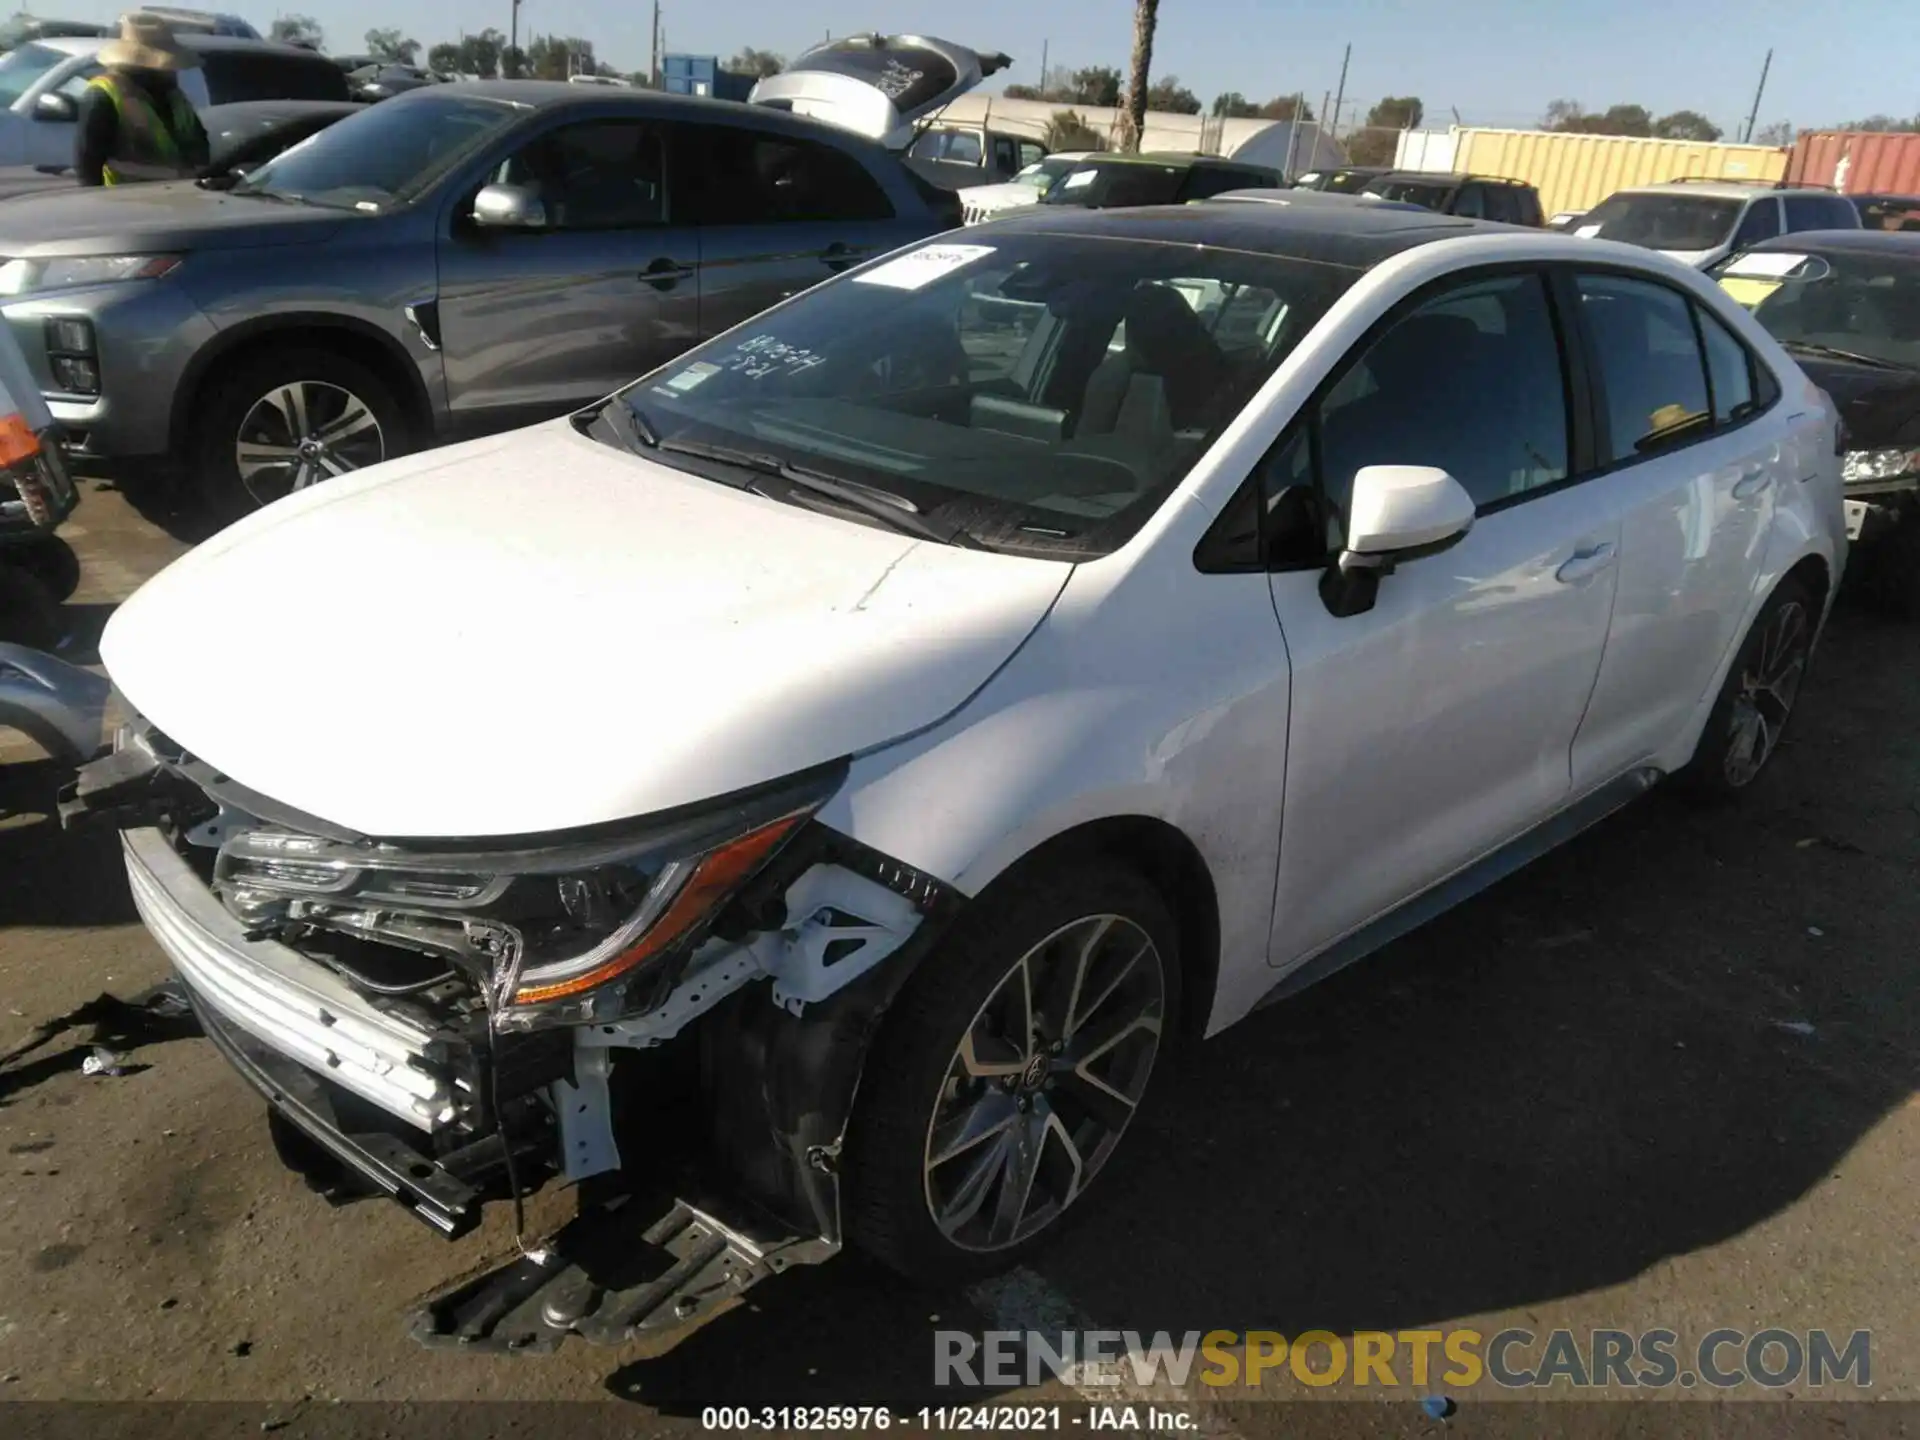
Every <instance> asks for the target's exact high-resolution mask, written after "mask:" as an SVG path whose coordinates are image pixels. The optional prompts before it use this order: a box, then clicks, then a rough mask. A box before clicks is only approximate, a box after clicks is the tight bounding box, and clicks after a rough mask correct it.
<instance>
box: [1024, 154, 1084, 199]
mask: <svg viewBox="0 0 1920 1440" xmlns="http://www.w3.org/2000/svg"><path fill="white" fill-rule="evenodd" d="M1081 164H1082V162H1081V161H1078V160H1054V159H1046V160H1036V161H1034V162H1033V164H1031V165H1029V166H1027V168H1026V169H1024V170H1022V171H1021V172H1020V173H1019V174H1018V175H1016V176H1014V177H1013V178H1014V179H1015V180H1016V181H1018V182H1019V183H1020V184H1022V185H1031V186H1032V187H1033V188H1034V189H1035V190H1039V191H1042V192H1044V191H1046V190H1047V189H1048V188H1049V187H1050V186H1051V185H1052V184H1053V182H1054V181H1056V180H1058V179H1059V178H1060V177H1061V176H1062V175H1064V174H1066V173H1067V172H1068V171H1069V170H1074V169H1077V168H1079V167H1080V166H1081Z"/></svg>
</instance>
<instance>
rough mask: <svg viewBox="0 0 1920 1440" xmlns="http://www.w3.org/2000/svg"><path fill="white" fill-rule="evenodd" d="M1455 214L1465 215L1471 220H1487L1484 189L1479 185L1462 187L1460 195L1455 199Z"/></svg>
mask: <svg viewBox="0 0 1920 1440" xmlns="http://www.w3.org/2000/svg"><path fill="white" fill-rule="evenodd" d="M1453 213H1454V214H1455V215H1464V216H1465V217H1466V218H1467V219H1469V220H1484V219H1486V218H1487V203H1486V196H1485V194H1484V187H1482V186H1479V185H1462V186H1461V187H1460V193H1459V194H1458V195H1456V196H1455V197H1454V201H1453Z"/></svg>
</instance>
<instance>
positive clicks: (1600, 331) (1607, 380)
mask: <svg viewBox="0 0 1920 1440" xmlns="http://www.w3.org/2000/svg"><path fill="white" fill-rule="evenodd" d="M1577 283H1578V286H1579V293H1580V309H1581V314H1582V316H1583V317H1584V319H1585V321H1586V327H1587V333H1588V335H1589V336H1590V337H1591V338H1592V341H1593V350H1594V357H1595V359H1596V361H1597V362H1598V368H1599V375H1598V377H1597V378H1598V381H1599V385H1600V390H1601V394H1602V397H1603V403H1604V409H1603V414H1602V419H1603V422H1604V423H1603V425H1602V427H1601V429H1602V433H1603V434H1604V435H1605V436H1606V437H1607V438H1608V441H1609V449H1610V451H1611V454H1612V457H1613V459H1614V460H1615V461H1623V460H1633V459H1636V458H1638V457H1641V456H1644V455H1647V454H1651V453H1653V452H1655V451H1658V450H1662V449H1665V448H1666V447H1668V446H1670V445H1676V444H1681V443H1684V442H1685V441H1688V440H1692V439H1696V438H1698V436H1699V435H1701V434H1702V433H1703V431H1704V429H1705V428H1707V427H1708V424H1709V422H1710V421H1711V418H1712V413H1713V412H1712V407H1711V406H1710V405H1709V403H1708V400H1707V367H1706V361H1705V358H1704V357H1703V356H1702V355H1701V353H1700V342H1699V340H1698V339H1697V338H1696V336H1695V333H1694V328H1693V316H1692V314H1691V313H1690V312H1691V303H1690V302H1689V301H1688V300H1687V298H1686V297H1685V296H1683V295H1681V294H1680V293H1679V292H1678V291H1676V290H1669V289H1668V288H1667V287H1666V286H1664V285H1661V284H1657V283H1655V282H1653V281H1650V280H1639V279H1630V278H1628V277H1626V276H1621V275H1582V276H1580V277H1579V278H1578V281H1577Z"/></svg>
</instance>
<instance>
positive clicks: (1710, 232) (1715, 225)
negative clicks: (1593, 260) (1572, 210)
mask: <svg viewBox="0 0 1920 1440" xmlns="http://www.w3.org/2000/svg"><path fill="white" fill-rule="evenodd" d="M1744 204H1745V202H1744V201H1741V200H1735V199H1731V198H1729V197H1727V196H1724V195H1676V194H1672V193H1651V194H1640V195H1610V196H1608V197H1607V198H1606V199H1605V200H1602V201H1601V202H1600V203H1599V204H1598V205H1596V206H1594V207H1593V209H1591V210H1589V211H1588V212H1587V213H1586V214H1585V215H1583V216H1581V217H1580V223H1579V224H1578V225H1576V226H1574V230H1573V233H1574V234H1576V235H1581V236H1588V237H1596V238H1598V239H1601V240H1619V241H1622V242H1624V243H1625V244H1628V245H1644V246H1646V247H1647V248H1648V249H1649V250H1682V251H1690V250H1714V249H1718V248H1719V247H1720V246H1722V245H1724V244H1726V243H1727V237H1728V236H1729V235H1731V234H1732V233H1733V227H1734V225H1735V224H1736V223H1737V222H1738V221H1739V219H1740V211H1741V208H1742V206H1743V205H1744Z"/></svg>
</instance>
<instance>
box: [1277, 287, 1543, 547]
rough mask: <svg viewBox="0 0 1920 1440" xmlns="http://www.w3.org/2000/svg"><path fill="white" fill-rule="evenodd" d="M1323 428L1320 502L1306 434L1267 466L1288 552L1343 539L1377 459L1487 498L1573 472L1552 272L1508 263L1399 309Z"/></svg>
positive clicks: (1336, 395)
mask: <svg viewBox="0 0 1920 1440" xmlns="http://www.w3.org/2000/svg"><path fill="white" fill-rule="evenodd" d="M1295 429H1296V430H1301V431H1306V430H1309V429H1310V430H1311V433H1312V438H1313V450H1314V455H1313V460H1314V466H1313V470H1314V474H1315V476H1316V478H1317V482H1318V483H1317V485H1316V486H1315V487H1314V496H1315V499H1314V502H1313V503H1312V504H1309V503H1308V502H1307V500H1306V498H1305V497H1303V496H1299V495H1295V496H1291V497H1289V496H1287V495H1285V494H1283V491H1284V490H1285V489H1286V488H1287V487H1289V486H1298V485H1300V484H1301V483H1302V481H1301V479H1300V476H1301V474H1302V471H1301V466H1302V465H1303V464H1305V461H1304V460H1303V459H1302V455H1301V452H1299V451H1293V452H1289V453H1288V454H1287V455H1286V457H1285V459H1284V463H1282V456H1281V450H1283V449H1285V447H1287V446H1292V445H1299V444H1301V443H1302V442H1301V441H1300V440H1299V437H1298V436H1295V437H1292V438H1289V439H1287V440H1284V441H1283V442H1282V446H1281V447H1280V448H1278V449H1276V451H1275V452H1274V454H1273V455H1272V456H1270V457H1269V458H1268V460H1267V461H1266V462H1265V464H1264V465H1263V468H1262V471H1261V485H1262V491H1263V496H1264V499H1265V503H1266V505H1267V514H1268V517H1269V520H1270V524H1269V528H1268V534H1269V538H1270V543H1271V546H1272V548H1271V549H1270V552H1269V553H1270V555H1271V556H1272V557H1273V559H1274V561H1275V562H1276V563H1278V562H1284V561H1287V560H1292V559H1303V558H1311V557H1313V556H1321V555H1324V554H1325V553H1326V552H1327V550H1328V549H1329V548H1332V547H1334V546H1337V545H1338V543H1339V535H1340V526H1341V524H1342V522H1343V520H1344V518H1345V515H1346V509H1347V502H1348V499H1349V498H1350V497H1351V495H1352V493H1353V477H1354V475H1355V474H1356V473H1358V472H1359V471H1360V470H1361V469H1362V468H1364V467H1365V466H1368V465H1433V466H1437V467H1439V468H1440V469H1443V470H1445V471H1446V472H1447V473H1448V474H1450V475H1452V476H1453V477H1454V479H1456V480H1458V481H1459V482H1460V483H1461V484H1462V485H1463V486H1465V487H1466V490H1467V493H1468V494H1470V495H1472V496H1473V498H1474V501H1475V503H1476V504H1478V505H1479V506H1481V507H1482V508H1486V507H1488V506H1494V505H1501V504H1504V503H1506V502H1509V501H1512V500H1514V499H1515V498H1516V497H1519V496H1523V495H1526V494H1527V493H1529V492H1531V491H1534V490H1538V489H1541V488H1543V487H1545V486H1548V485H1554V484H1558V483H1559V482H1560V481H1563V480H1565V479H1566V478H1567V476H1568V464H1569V458H1568V457H1569V453H1570V448H1571V447H1570V443H1569V437H1568V405H1567V382H1566V373H1565V366H1564V361H1563V357H1562V354H1561V348H1560V339H1559V334H1558V330H1557V327H1556V325H1555V323H1554V317H1553V309H1552V304H1551V301H1550V300H1549V298H1548V294H1547V286H1546V281H1545V280H1544V279H1543V278H1542V277H1541V276H1540V275H1538V274H1534V273H1530V272H1529V273H1521V274H1509V275H1499V276H1494V277H1491V278H1486V279H1476V280H1468V281H1465V282H1463V283H1461V284H1458V285H1455V286H1453V287H1450V288H1449V289H1447V290H1444V291H1442V292H1441V293H1439V294H1438V295H1435V296H1433V297H1431V298H1429V299H1428V300H1426V301H1425V302H1424V303H1422V304H1421V305H1419V306H1418V308H1416V309H1415V310H1413V311H1412V312H1411V313H1410V314H1408V315H1406V316H1404V317H1402V318H1400V319H1398V320H1396V321H1394V322H1393V323H1392V324H1391V325H1390V326H1389V328H1388V329H1387V330H1386V331H1385V332H1384V333H1382V334H1381V335H1380V336H1379V337H1378V338H1377V339H1375V340H1374V341H1372V342H1371V343H1370V344H1369V345H1368V346H1367V347H1366V349H1365V350H1364V351H1363V352H1362V353H1361V354H1360V355H1359V356H1358V357H1357V358H1356V359H1355V360H1353V361H1352V362H1351V363H1350V364H1349V365H1348V367H1347V368H1346V369H1345V370H1344V371H1343V372H1342V373H1341V374H1340V375H1339V376H1338V378H1336V379H1335V380H1334V381H1333V383H1332V384H1331V385H1330V386H1329V387H1328V388H1327V389H1326V390H1325V391H1324V392H1323V393H1322V394H1321V396H1320V398H1319V400H1318V401H1317V403H1316V404H1315V406H1314V407H1313V409H1312V410H1311V411H1310V412H1309V414H1308V417H1307V423H1306V424H1305V425H1296V427H1295Z"/></svg>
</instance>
